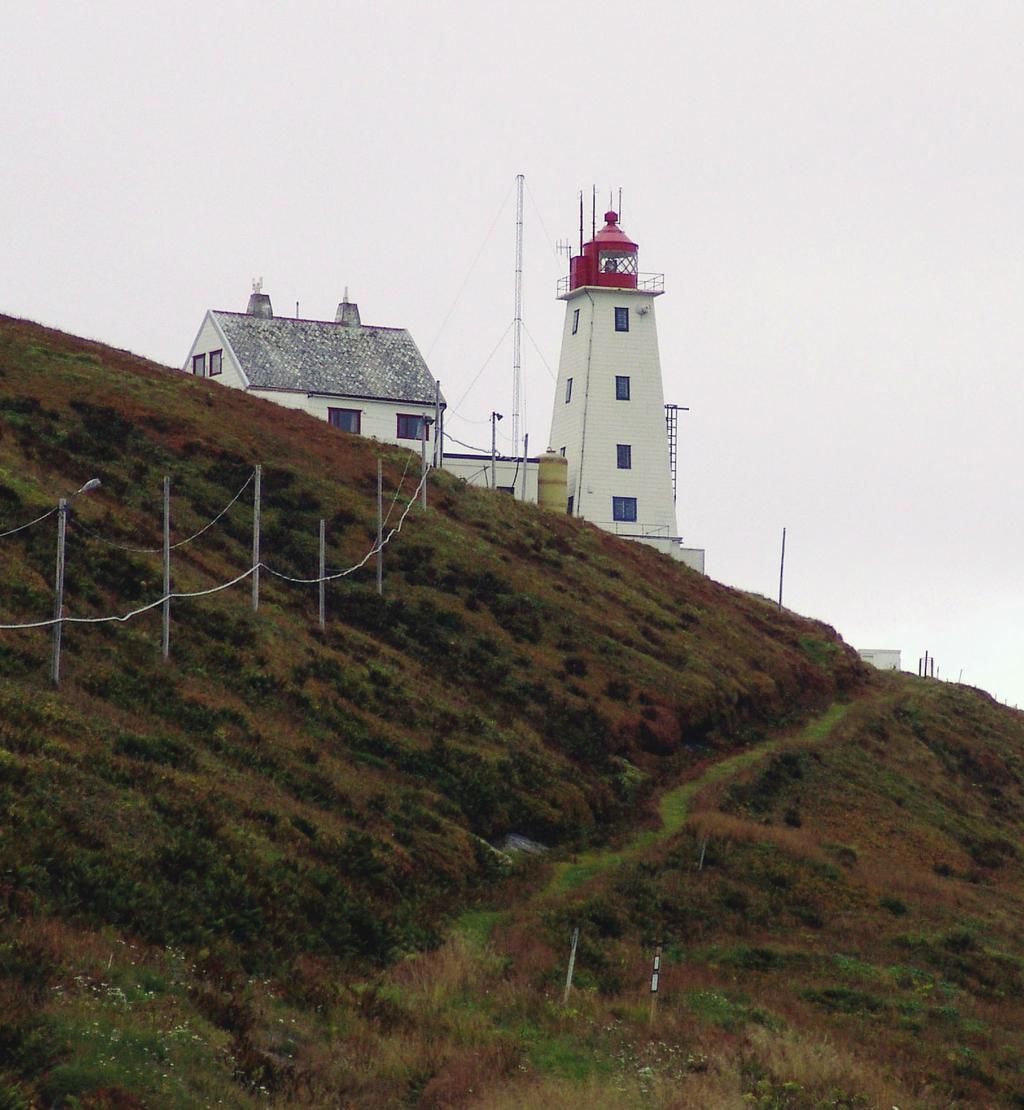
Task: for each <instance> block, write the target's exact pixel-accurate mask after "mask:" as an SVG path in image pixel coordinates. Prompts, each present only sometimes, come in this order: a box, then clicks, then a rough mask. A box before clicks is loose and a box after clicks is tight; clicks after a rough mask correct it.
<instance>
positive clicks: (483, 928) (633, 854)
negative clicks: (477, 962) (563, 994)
mask: <svg viewBox="0 0 1024 1110" xmlns="http://www.w3.org/2000/svg"><path fill="white" fill-rule="evenodd" d="M849 709H850V704H849V703H847V704H844V705H841V704H839V703H836V704H835V705H832V706H831V707H830V708H829V709H827V710H826V711H825V712H824V713H822V714H821V715H820V716H819V717H815V718H814V720H813V721H811V722H810V723H809V724H807V725H805V726H804V728H803V729H801V730H800V731H799V732H797V733H786V734H784V735H783V736H780V737H778V738H776V739H775V740H769V741H767V742H765V743H763V744H759V745H758V746H757V747H756V748H748V749H745V750H744V751H742V752H737V753H736V755H732V756H729V757H727V758H726V759H723V760H721V761H720V762H719V763H715V764H714V765H713V766H711V767H709V768H708V769H707V770H706V771H705V772H704V773H703V774H702V775H700V776H699V777H698V778H695V779H691V780H689V781H688V782H684V783H682V784H681V785H679V786H676V787H674V788H673V789H671V790H667V791H666V792H665V793H664V794H662V796H661V798H660V799H659V800H658V815H659V816H660V818H661V827H660V828H658V829H645V830H644V831H643V832H641V833H638V834H637V835H636V836H634V837H633V838H632V839H631V840H629V841H628V842H627V843H625V844H624V845H622V846H621V847H619V848H595V849H592V850H591V851H588V852H580V853H579V854H578V855H576V856H575V857H574V858H573V859H571V860H563V861H561V862H559V863H556V864H555V867H554V871H553V873H552V875H551V877H550V878H549V879H548V881H547V883H545V885H544V886H543V887H541V888H540V890H538V891H537V892H536V894H535V895H534V896H533V898H544V897H547V896H550V895H558V894H565V893H567V892H568V891H571V890H575V889H576V888H577V887H579V886H582V885H583V884H584V883H586V882H587V881H588V880H590V879H592V878H593V877H594V876H595V875H598V874H600V873H601V872H602V871H607V870H608V869H609V868H612V867H618V866H619V865H620V864H622V863H626V862H628V861H630V860H633V859H636V858H637V857H638V856H640V855H642V854H643V853H644V852H645V851H646V850H647V849H648V848H650V847H652V846H653V845H655V844H658V843H659V842H661V841H663V840H668V839H669V838H670V837H672V836H674V835H675V834H676V833H677V832H679V830H680V829H682V828H683V826H684V825H685V824H686V822H687V820H688V819H689V816H690V809H691V806H692V803H693V800H694V799H695V798H696V797H697V795H698V794H700V793H701V792H702V791H703V790H705V789H706V788H707V787H709V786H713V785H715V784H716V783H719V782H722V781H723V780H725V779H728V778H731V777H732V776H733V775H736V774H738V773H739V772H741V771H745V770H747V769H748V768H750V767H753V766H756V765H757V764H758V763H761V762H763V761H764V760H766V759H767V758H768V757H769V756H770V755H772V754H774V753H775V752H777V751H779V750H780V749H781V748H785V747H787V746H788V745H790V744H799V743H803V744H807V743H811V744H820V743H823V742H824V741H825V740H827V739H828V738H829V736H831V735H832V731H833V729H834V728H835V727H836V725H838V724H839V722H840V721H841V720H842V719H843V718H844V717H845V716H846V714H847V712H848V711H849ZM504 916H505V915H504V914H503V913H502V912H501V911H500V910H479V909H478V910H468V911H467V912H466V913H464V914H462V915H461V916H460V917H459V919H458V921H457V924H456V931H457V932H460V933H462V934H463V935H465V936H467V937H471V938H474V939H476V940H477V941H486V940H487V938H488V937H489V936H490V934H491V932H492V930H493V928H494V926H495V925H496V924H497V923H498V922H499V921H500V920H501V919H502V918H503V917H504Z"/></svg>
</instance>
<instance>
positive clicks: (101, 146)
mask: <svg viewBox="0 0 1024 1110" xmlns="http://www.w3.org/2000/svg"><path fill="white" fill-rule="evenodd" d="M4 8H5V10H4V13H3V37H2V41H0V68H2V73H3V88H4V95H3V97H2V99H0V230H2V239H0V311H2V312H6V313H10V314H15V315H21V316H27V317H30V318H32V319H35V320H39V321H41V322H43V323H45V324H49V325H52V326H56V327H60V328H64V329H66V330H68V331H72V332H76V333H79V334H82V335H87V336H90V337H93V338H96V339H100V340H103V341H105V342H108V343H112V344H114V345H117V346H121V347H127V348H130V349H131V350H133V351H136V352H138V353H140V354H144V355H148V356H149V357H151V358H155V359H158V360H160V361H162V362H165V363H169V364H172V365H180V364H181V363H182V361H183V360H184V358H185V355H186V354H187V352H188V349H189V346H190V344H191V342H192V339H193V336H194V334H195V332H196V330H197V328H198V326H199V324H200V321H201V319H202V316H203V313H204V311H205V310H206V309H207V308H211V307H213V308H226V309H239V310H240V309H243V308H244V307H245V303H246V300H247V297H248V294H249V291H250V281H251V279H252V278H253V277H257V276H262V277H263V278H264V282H265V284H264V289H265V291H266V292H268V293H270V295H271V297H272V298H273V302H274V307H275V310H276V311H277V312H278V313H280V314H293V313H294V312H295V302H296V301H298V302H299V305H300V313H301V315H302V316H306V317H314V318H318V317H327V318H333V313H334V308H335V305H336V303H337V301H338V300H339V299H340V298H341V295H342V291H343V289H344V287H345V286H346V285H347V286H348V287H349V290H350V295H351V298H352V299H353V300H356V301H358V302H359V304H360V308H361V310H362V314H363V321H364V322H366V323H378V324H388V325H394V326H401V327H407V328H408V329H409V330H410V331H411V332H412V334H413V336H414V338H415V339H416V341H417V343H418V344H419V346H420V349H421V350H422V351H423V353H424V355H425V356H426V357H427V360H428V363H429V364H430V366H431V369H432V370H433V372H434V374H435V376H436V377H439V378H440V379H441V381H442V388H443V389H444V391H445V394H446V396H447V399H448V401H449V403H450V405H451V408H452V410H457V413H458V416H457V418H453V419H452V420H451V422H450V424H449V427H450V429H451V430H452V431H453V432H454V434H455V435H456V436H458V437H459V438H460V439H462V440H464V441H465V442H467V443H471V444H479V445H481V446H483V445H486V444H487V443H488V436H489V432H488V428H487V426H486V418H487V414H488V413H489V412H490V410H491V408H492V407H497V408H499V409H504V410H505V411H506V414H508V412H509V411H510V410H509V408H508V406H509V405H510V398H511V364H512V346H511V339H510V336H509V334H508V328H509V324H510V322H511V319H512V311H513V247H514V222H513V219H514V206H513V192H512V190H513V181H514V177H515V175H516V174H517V173H523V174H525V175H526V182H527V189H528V193H527V203H526V262H525V293H524V296H525V311H524V316H525V321H526V327H527V329H528V334H527V337H526V339H525V340H524V374H525V388H526V428H527V430H528V431H529V432H530V446H531V451H534V450H536V449H540V448H543V447H544V446H546V442H545V440H546V436H547V430H548V424H549V419H550V406H551V401H552V393H553V385H554V383H553V379H552V376H551V372H552V371H554V370H555V369H556V368H557V363H558V343H559V339H560V333H561V323H562V314H563V311H564V306H563V304H562V303H561V302H559V301H557V300H556V299H555V282H556V280H557V278H558V276H559V275H560V273H561V272H562V271H563V270H564V268H565V260H564V257H562V258H560V257H559V256H558V254H557V253H556V250H555V244H556V242H557V241H558V240H559V239H573V240H575V239H576V237H577V219H578V217H577V203H578V202H577V191H578V190H579V189H581V188H583V189H585V190H587V191H588V194H589V189H590V186H591V185H592V184H596V185H597V186H598V188H599V202H598V211H599V213H600V212H601V211H602V210H603V209H604V207H605V206H606V203H607V197H608V193H609V190H614V195H615V197H616V200H617V197H618V189H619V188H620V187H621V188H622V190H623V214H622V224H623V227H624V229H625V230H626V231H627V233H628V234H629V235H630V236H631V237H632V238H633V239H635V240H636V241H637V242H639V244H640V250H641V255H640V262H641V269H643V270H649V271H663V272H664V273H665V288H666V294H665V296H664V297H661V298H659V300H658V302H657V314H658V327H659V333H660V338H661V356H662V364H663V370H664V379H665V394H666V399H667V400H672V401H675V402H677V403H679V404H681V405H688V406H690V410H691V411H690V412H689V413H684V414H682V415H681V426H680V431H681V442H680V503H679V510H680V512H679V516H680V528H681V531H682V533H683V535H684V536H685V538H686V542H687V543H688V544H690V545H693V546H701V547H705V548H706V549H707V568H708V571H709V573H710V574H711V575H712V576H713V577H714V578H717V579H719V580H721V581H723V582H726V583H728V584H730V585H735V586H740V587H743V588H745V589H752V590H756V591H758V592H761V593H765V594H769V595H772V594H774V593H775V591H776V590H777V581H778V557H779V540H780V535H781V531H782V528H783V526H786V527H787V528H788V543H787V578H786V583H787V584H786V602H787V604H788V605H790V606H791V607H793V608H794V609H797V610H798V611H800V612H802V613H806V614H808V615H811V616H815V617H819V618H821V619H823V620H826V621H828V622H829V623H830V624H833V625H835V626H836V628H837V629H838V630H839V631H840V632H841V633H842V635H843V636H844V637H845V638H846V639H847V640H848V641H849V642H851V643H852V644H854V645H856V646H859V647H876V648H877V647H891V648H900V649H902V651H903V664H904V667H905V668H906V669H910V670H916V667H917V660H918V658H919V656H920V655H921V654H922V653H923V652H924V650H925V649H926V648H927V649H929V650H930V651H931V652H932V653H933V654H934V656H935V658H936V661H937V664H938V666H939V668H940V673H941V676H942V677H943V678H951V679H956V678H957V677H958V675H959V674H960V672H961V670H962V673H963V680H964V681H965V682H971V683H973V684H976V685H979V686H982V687H984V688H986V689H988V690H989V691H990V692H992V693H994V694H995V695H997V696H998V697H999V698H1000V699H1001V700H1007V701H1009V702H1010V703H1011V704H1014V703H1017V704H1020V705H1022V706H1024V653H1022V647H1021V639H1022V637H1021V629H1022V626H1024V581H1022V571H1021V546H1022V539H1024V526H1022V523H1021V514H1022V511H1024V496H1022V495H1024V466H1022V461H1024V458H1022V456H1024V443H1022V430H1024V392H1022V385H1021V368H1022V362H1024V358H1022V355H1024V338H1022V327H1021V322H1022V318H1024V317H1022V304H1024V261H1022V260H1024V228H1022V220H1021V198H1022V196H1024V180H1022V177H1024V174H1022V170H1024V144H1022V139H1021V121H1022V120H1024V103H1022V101H1024V91H1022V90H1024V81H1022V79H1021V71H1022V67H1021V43H1022V42H1024V5H1021V4H1019V3H1014V4H999V3H992V2H989V3H985V2H982V3H979V2H977V0H975V2H971V3H958V4H951V3H942V2H938V0H931V2H928V3H884V4H883V3H860V4H857V3H852V2H849V0H843V2H832V3H829V2H822V0H817V2H814V3H799V2H792V3H770V2H764V0H758V2H756V3H755V2H750V3H729V2H723V0H714V2H710V0H709V2H705V3H699V4H688V3H680V2H675V3H636V2H634V3H632V4H624V3H621V2H618V3H615V4H611V3H599V2H593V0H592V2H588V3H577V2H573V0H562V2H561V3H558V4H552V3H550V0H545V2H534V0H518V2H517V3H512V4H496V3H495V4H492V3H487V2H483V0H480V2H474V3H470V2H468V0H462V2H460V3H439V2H434V3H431V4H412V3H401V4H400V3H387V2H383V3H381V2H377V3H373V4H356V3H347V4H346V3H330V4H327V3H301V2H296V3H291V4H289V5H287V6H285V5H271V4H263V3H259V2H258V0H246V2H244V3H217V2H215V0H204V2H203V3H198V2H194V0H186V2H181V0H178V2H176V3H174V4H159V5H158V4H155V3H148V2H143V3H138V2H135V3H130V4H129V3H104V2H97V0H93V2H91V3H89V4H71V3H59V4H58V3H52V2H45V0H44V2H39V0H36V2H35V3H32V4H27V3H23V4H15V3H13V2H12V3H8V4H6V5H5V6H4ZM588 218H589V213H588ZM488 360H489V361H488ZM509 423H510V421H509V420H507V419H506V421H505V422H504V423H503V425H502V430H504V431H507V429H508V425H509ZM504 446H505V447H506V449H508V448H509V445H507V444H506V445H504Z"/></svg>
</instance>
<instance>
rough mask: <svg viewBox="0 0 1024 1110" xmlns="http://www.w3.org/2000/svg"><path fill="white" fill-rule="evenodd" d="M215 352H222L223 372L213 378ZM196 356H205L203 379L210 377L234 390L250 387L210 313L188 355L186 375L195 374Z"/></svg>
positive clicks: (185, 366)
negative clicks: (211, 361) (212, 358)
mask: <svg viewBox="0 0 1024 1110" xmlns="http://www.w3.org/2000/svg"><path fill="white" fill-rule="evenodd" d="M213 351H220V352H221V372H220V374H217V375H214V376H211V374H210V354H211V352H213ZM196 355H203V356H204V359H203V367H202V371H203V373H202V376H203V377H208V378H210V380H211V381H215V382H219V383H220V384H221V385H227V386H231V387H232V388H234V389H246V388H247V387H248V385H249V383H248V381H246V378H245V375H244V374H243V373H242V369H241V367H240V366H239V365H238V362H237V360H236V359H235V356H234V354H233V353H232V351H231V348H230V347H228V345H227V344H226V343H225V342H224V336H223V335H221V333H220V330H219V329H218V328H217V325H216V324H215V323H214V322H213V317H212V316H211V315H210V313H209V312H207V314H206V316H205V318H204V319H203V323H202V326H201V327H200V329H199V334H198V335H197V336H196V338H195V342H194V343H193V344H192V349H191V350H190V351H189V353H188V358H186V359H185V365H184V366H183V367H182V370H184V371H185V373H186V374H192V373H194V368H195V363H194V361H193V360H194V358H195V356H196Z"/></svg>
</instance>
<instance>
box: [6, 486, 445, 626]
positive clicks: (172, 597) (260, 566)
mask: <svg viewBox="0 0 1024 1110" xmlns="http://www.w3.org/2000/svg"><path fill="white" fill-rule="evenodd" d="M250 480H251V479H250ZM426 480H427V475H426V474H424V475H423V477H422V478H420V481H419V485H417V487H416V489H415V491H414V492H413V495H412V497H411V498H410V500H409V503H408V504H407V505H406V507H405V509H404V511H403V512H402V515H401V517H399V520H398V523H397V524H396V525H395V527H394V528H392V529H391V531H390V532H388V534H387V536H385V537H384V538H383V539H382V540H381V542H380V545H379V546H378V545H377V544H376V543H375V544H374V545H373V547H371V548H370V550H369V551H367V553H366V554H365V555H364V556H363V557H362V559H360V560H359V562H358V563H355V564H354V565H353V566H351V567H348V568H347V569H345V570H340V571H332V572H331V573H329V574H325V575H324V576H323V578H292V577H291V576H290V575H287V574H282V573H281V572H280V571H277V570H274V569H273V567H270V566H267V564H266V563H264V562H259V563H256V565H255V566H251V567H249V569H248V570H244V571H242V573H241V574H239V575H236V576H235V577H234V578H232V579H231V581H230V582H222V583H221V584H220V585H219V586H210V587H209V588H208V589H205V590H192V591H189V592H182V593H178V592H174V593H169V594H164V595H163V597H160V598H158V599H157V600H156V601H151V602H149V604H148V605H143V606H140V607H139V608H138V609H133V610H132V611H131V612H129V613H123V614H121V615H115V616H110V617H51V618H50V619H49V620H43V621H29V622H27V623H25V624H0V631H5V632H7V631H14V630H17V629H23V628H52V627H53V626H54V625H55V624H111V623H115V622H116V623H119V624H124V623H126V622H127V621H130V620H133V619H134V618H135V617H138V616H141V615H142V614H143V613H148V612H150V611H151V610H153V609H156V608H159V606H161V605H163V603H164V602H165V601H181V600H186V599H188V598H190V597H209V595H210V594H216V593H220V592H221V591H222V590H228V589H230V588H231V587H232V586H237V585H238V583H239V582H243V581H244V580H245V579H246V578H248V577H250V575H252V574H254V573H255V572H256V571H257V570H265V571H266V572H267V573H268V574H272V575H274V576H275V577H276V578H281V579H283V580H284V581H286V582H296V583H298V584H300V585H315V584H317V583H319V582H333V581H334V580H335V579H337V578H345V577H346V576H348V575H350V574H353V573H354V572H355V571H357V570H359V569H360V568H362V567H364V566H366V564H367V563H368V562H369V561H370V559H371V558H372V557H373V556H374V555H376V554H377V552H378V551H380V550H382V549H383V548H384V547H386V546H387V545H388V544H389V543H390V542H391V540H392V539H393V538H394V537H395V536H397V535H398V533H399V532H401V530H402V525H403V524H405V518H406V517H407V516H408V515H409V512H410V511H411V509H412V507H413V505H415V504H416V499H417V497H418V496H419V494H420V490H421V489H422V488H423V483H424V482H425V481H426ZM243 489H244V487H243Z"/></svg>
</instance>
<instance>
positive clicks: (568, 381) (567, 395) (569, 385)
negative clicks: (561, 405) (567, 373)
mask: <svg viewBox="0 0 1024 1110" xmlns="http://www.w3.org/2000/svg"><path fill="white" fill-rule="evenodd" d="M571 400H572V378H566V379H565V403H566V404H568V403H569V402H570V401H571Z"/></svg>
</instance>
